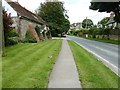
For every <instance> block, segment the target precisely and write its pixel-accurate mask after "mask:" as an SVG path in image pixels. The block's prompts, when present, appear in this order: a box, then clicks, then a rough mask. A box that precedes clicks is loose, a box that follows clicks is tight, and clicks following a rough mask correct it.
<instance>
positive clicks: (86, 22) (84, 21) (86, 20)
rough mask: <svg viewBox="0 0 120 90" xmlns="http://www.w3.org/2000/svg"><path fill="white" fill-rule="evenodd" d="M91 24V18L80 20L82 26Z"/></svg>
mask: <svg viewBox="0 0 120 90" xmlns="http://www.w3.org/2000/svg"><path fill="white" fill-rule="evenodd" d="M92 25H93V21H92V20H91V19H84V20H83V21H82V27H83V28H90V27H92Z"/></svg>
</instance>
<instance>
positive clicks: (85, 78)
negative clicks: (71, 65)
mask: <svg viewBox="0 0 120 90" xmlns="http://www.w3.org/2000/svg"><path fill="white" fill-rule="evenodd" d="M69 45H70V48H71V50H72V52H73V56H74V59H75V62H76V65H77V69H78V73H79V79H80V81H81V83H82V87H83V88H118V78H119V77H118V76H117V75H116V74H114V73H113V72H112V71H111V70H110V69H109V68H107V67H106V66H105V65H103V63H102V62H100V61H98V60H97V59H96V58H95V57H94V56H93V55H92V54H91V53H89V52H87V51H86V50H85V49H83V48H82V47H80V46H79V45H77V44H76V43H75V42H73V41H69Z"/></svg>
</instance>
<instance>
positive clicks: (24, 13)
mask: <svg viewBox="0 0 120 90" xmlns="http://www.w3.org/2000/svg"><path fill="white" fill-rule="evenodd" d="M7 3H8V4H9V5H10V6H11V7H12V8H13V9H14V10H15V11H16V12H17V14H18V15H19V16H21V17H24V18H27V19H29V20H31V21H34V22H36V23H39V24H46V22H45V21H44V20H43V19H42V18H40V17H39V16H37V15H36V14H34V13H32V12H31V11H29V10H27V9H26V8H24V7H22V6H21V5H20V4H19V3H18V2H13V1H11V0H7Z"/></svg>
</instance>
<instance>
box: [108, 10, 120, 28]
mask: <svg viewBox="0 0 120 90" xmlns="http://www.w3.org/2000/svg"><path fill="white" fill-rule="evenodd" d="M106 25H108V26H113V29H114V28H115V27H117V28H120V23H117V22H115V20H114V13H113V12H111V13H110V19H109V21H108V22H107V23H106Z"/></svg>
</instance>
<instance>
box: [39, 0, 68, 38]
mask: <svg viewBox="0 0 120 90" xmlns="http://www.w3.org/2000/svg"><path fill="white" fill-rule="evenodd" d="M66 13H67V12H66V10H65V8H64V4H63V3H62V2H60V1H58V0H55V1H53V2H49V1H46V2H44V3H41V4H40V6H39V9H38V10H37V14H38V15H39V16H40V17H42V19H43V20H45V21H46V22H47V23H48V25H49V28H50V30H51V34H52V36H58V34H62V33H63V32H65V33H66V32H67V31H68V30H69V27H70V22H69V20H68V16H67V14H66Z"/></svg>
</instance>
